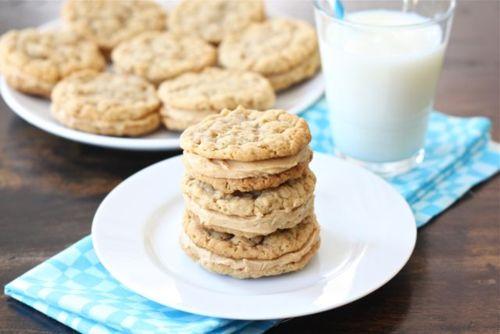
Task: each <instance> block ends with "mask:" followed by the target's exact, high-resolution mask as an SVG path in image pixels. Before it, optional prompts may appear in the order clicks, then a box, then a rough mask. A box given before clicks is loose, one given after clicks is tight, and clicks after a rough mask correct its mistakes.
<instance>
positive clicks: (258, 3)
mask: <svg viewBox="0 0 500 334" xmlns="http://www.w3.org/2000/svg"><path fill="white" fill-rule="evenodd" d="M264 18H265V13H264V4H263V2H262V0H238V1H234V0H210V1H207V0H183V1H181V3H180V4H179V5H177V6H176V7H175V9H174V10H173V11H172V15H171V17H170V20H169V26H170V29H171V30H172V31H173V32H174V33H176V34H180V35H186V34H187V35H195V36H199V37H201V38H203V39H204V40H206V41H208V42H210V43H219V42H220V41H221V40H222V38H223V37H224V36H225V35H227V34H228V33H233V32H238V31H241V30H242V29H244V28H245V27H247V26H248V25H249V24H251V23H252V22H259V21H262V20H264Z"/></svg>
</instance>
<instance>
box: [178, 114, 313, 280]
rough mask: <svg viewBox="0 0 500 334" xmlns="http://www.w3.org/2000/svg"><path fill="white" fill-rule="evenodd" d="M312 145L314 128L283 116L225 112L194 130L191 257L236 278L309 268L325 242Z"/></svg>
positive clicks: (187, 246)
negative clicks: (312, 167) (318, 218)
mask: <svg viewBox="0 0 500 334" xmlns="http://www.w3.org/2000/svg"><path fill="white" fill-rule="evenodd" d="M310 139H311V135H310V132H309V128H308V126H307V123H306V122H305V121H304V120H302V119H300V118H298V117H297V116H293V115H290V114H287V113H286V112H285V111H283V110H268V111H264V112H260V111H256V110H250V109H245V108H243V107H238V108H236V109H235V110H227V109H226V110H223V111H222V112H221V113H220V114H218V115H213V116H209V117H207V118H205V119H204V120H202V121H201V122H200V123H198V124H196V125H194V126H191V127H189V128H188V129H187V130H186V131H185V132H184V133H183V134H182V136H181V146H182V148H183V149H184V155H183V162H184V166H185V168H186V174H185V177H184V179H183V183H182V192H183V196H184V200H185V203H186V210H185V215H184V221H183V227H184V228H183V232H182V235H181V239H180V240H181V245H182V248H183V249H184V251H185V252H186V253H187V254H188V255H189V256H190V257H191V258H193V259H194V260H195V261H196V262H198V263H199V264H200V265H202V266H203V267H205V268H206V269H208V270H210V271H213V272H217V273H220V274H224V275H230V276H233V277H236V278H257V277H262V276H272V275H279V274H283V273H287V272H292V271H297V270H300V269H302V268H303V267H304V266H305V265H306V264H307V263H308V262H309V261H310V260H311V258H312V257H313V256H314V254H315V253H316V252H317V250H318V248H319V243H320V241H319V225H318V223H317V222H316V218H315V215H314V188H315V183H316V178H315V176H314V174H313V173H312V172H311V171H310V169H309V168H308V165H309V162H310V160H311V159H312V151H311V150H310V148H309V147H308V144H309V141H310Z"/></svg>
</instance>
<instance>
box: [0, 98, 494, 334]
mask: <svg viewBox="0 0 500 334" xmlns="http://www.w3.org/2000/svg"><path fill="white" fill-rule="evenodd" d="M302 116H303V117H304V118H305V119H307V121H308V122H309V125H310V127H311V131H312V134H313V141H312V146H313V148H314V149H315V150H316V151H320V152H326V153H332V152H333V142H332V139H331V136H330V129H329V123H328V118H327V117H328V116H327V109H326V104H325V101H324V99H322V100H320V101H319V102H318V103H317V104H315V105H314V106H313V107H312V108H310V109H309V110H308V111H306V112H305V113H303V115H302ZM489 128H490V122H489V121H488V120H487V119H484V118H468V119H465V118H454V117H449V116H445V115H443V114H440V113H433V114H432V116H431V121H430V129H429V134H428V138H427V144H426V150H427V156H426V158H425V161H424V163H423V164H422V165H421V166H419V167H418V168H417V169H415V170H413V171H411V172H410V173H407V174H405V175H402V176H399V177H396V178H393V179H391V180H389V181H390V182H391V183H392V184H393V185H394V186H395V187H396V189H398V190H399V191H400V192H401V193H402V194H403V196H404V197H405V198H406V199H407V200H408V202H409V203H410V205H411V207H412V208H413V211H414V213H415V216H416V218H417V224H418V226H422V225H424V224H425V223H427V222H428V221H429V220H430V219H431V218H432V217H434V216H435V215H437V214H438V213H440V212H442V211H443V210H445V209H446V208H447V207H448V206H449V205H451V204H452V203H453V202H454V201H456V200H457V199H458V198H459V197H460V196H462V195H463V194H464V193H465V192H466V191H467V190H468V189H470V188H471V187H472V186H474V185H475V184H477V183H479V182H481V181H484V180H486V179H487V178H489V177H490V176H492V175H493V174H495V173H497V172H498V170H499V169H500V153H499V152H500V151H499V150H498V149H493V148H492V147H491V146H489ZM5 293H6V294H7V295H9V296H11V297H13V298H15V299H17V300H20V301H21V302H23V303H25V304H27V305H30V306H31V307H33V308H35V309H37V310H39V311H40V312H42V313H45V314H46V315H48V316H49V317H52V318H54V319H56V320H58V321H60V322H62V323H64V324H66V325H68V326H69V327H71V328H74V329H75V330H77V331H79V332H82V333H93V334H95V333H115V332H131V333H163V332H168V333H234V332H240V333H261V332H264V331H265V330H267V329H268V328H270V327H271V326H273V325H274V324H276V321H259V322H249V321H231V320H224V319H217V318H210V317H203V316H199V315H195V314H189V313H185V312H181V311H177V310H174V309H171V308H168V307H165V306H162V305H159V304H156V303H154V302H151V301H149V300H147V299H145V298H143V297H141V296H139V295H136V294H135V293H133V292H131V291H130V290H127V289H126V288H125V287H123V286H122V285H120V284H119V283H118V282H117V281H116V280H114V279H113V278H112V277H111V276H110V275H109V273H108V272H107V271H106V270H105V269H104V268H103V267H102V265H101V264H100V263H99V261H98V260H97V258H96V255H95V253H94V250H93V248H92V242H91V240H90V238H89V237H87V238H85V239H83V240H81V241H79V242H78V243H76V244H75V245H73V246H71V247H70V248H68V249H66V250H65V251H63V252H62V253H60V254H58V255H56V256H54V257H53V258H51V259H49V260H48V261H46V262H44V263H42V264H40V265H39V266H37V267H36V268H34V269H32V270H31V271H29V272H27V273H26V274H24V275H22V276H21V277H19V278H17V279H16V280H14V281H13V282H11V283H10V284H8V285H7V286H6V287H5Z"/></svg>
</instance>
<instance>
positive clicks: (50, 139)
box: [0, 0, 500, 333]
mask: <svg viewBox="0 0 500 334" xmlns="http://www.w3.org/2000/svg"><path fill="white" fill-rule="evenodd" d="M57 12H58V4H57V3H54V2H40V1H37V2H35V1H31V2H22V1H0V33H3V32H5V31H7V30H9V29H12V28H18V27H26V26H29V25H37V24H40V23H42V22H44V21H46V20H48V19H50V18H52V17H55V16H56V15H57ZM499 16H500V3H499V2H498V1H472V0H470V1H466V0H464V1H462V2H460V3H459V6H458V10H457V13H456V17H455V23H454V28H453V31H452V38H451V42H450V45H449V49H448V52H447V56H446V63H445V67H444V72H443V75H442V79H441V81H440V85H439V92H438V97H437V101H436V107H437V109H439V110H441V111H443V112H446V113H449V114H453V115H460V116H472V115H483V116H487V117H490V118H491V119H493V138H494V139H496V140H497V141H498V140H499V139H500V128H499V124H500V122H499V117H500V110H499V93H500V87H499V77H500V73H499V58H500V54H499V38H500V36H499V31H500V22H499ZM174 154H178V152H174V153H131V152H123V151H114V150H107V149H100V148H95V147H90V146H86V145H80V144H76V143H72V142H69V141H66V140H63V139H60V138H57V137H54V136H51V135H49V134H47V133H44V132H42V131H40V130H38V129H36V128H34V127H32V126H30V125H29V124H27V123H25V122H24V121H22V120H21V119H19V118H18V117H16V116H15V115H14V114H13V113H12V112H11V111H10V110H9V108H8V107H7V106H6V105H5V103H4V102H3V101H0V285H2V286H3V285H5V284H6V283H8V282H9V281H11V280H12V279H14V278H15V277H17V276H19V275H20V274H22V273H24V272H25V271H27V270H28V269H30V268H32V267H33V266H35V265H36V264H38V263H40V262H42V261H43V260H45V259H46V258H48V257H50V256H52V255H54V254H55V253H57V252H59V251H60V250H62V249H64V248H66V247H68V246H69V245H71V244H72V243H74V242H75V241H77V240H79V239H80V238H82V237H83V236H85V235H87V234H88V233H89V232H90V224H91V220H92V217H93V214H94V211H95V209H96V208H97V206H98V205H99V203H100V201H101V200H102V199H103V197H104V196H105V195H106V194H107V193H108V192H109V191H110V190H111V189H112V188H113V187H114V186H116V185H117V184H118V183H119V182H120V181H121V180H123V179H124V178H126V177H127V176H129V175H131V174H133V173H134V172H136V171H137V170H139V169H141V168H143V167H145V166H148V165H150V164H151V163H154V162H156V161H159V160H162V159H164V158H166V157H169V156H172V155H174ZM164 182H168V180H164ZM499 224H500V178H499V177H498V176H497V177H496V178H494V179H493V180H490V181H489V182H488V183H487V184H484V185H481V186H479V187H476V188H475V189H473V190H472V191H470V192H469V193H468V194H467V195H466V196H465V197H464V198H463V199H461V200H460V201H458V202H457V203H456V204H455V205H454V206H453V207H452V208H450V209H449V210H448V211H446V212H445V213H443V214H442V215H441V216H440V217H438V218H436V219H435V220H434V222H432V223H431V224H429V225H427V226H426V227H424V228H423V229H421V230H420V231H419V234H418V242H417V246H416V249H415V252H414V255H413V256H412V258H411V259H410V262H409V263H408V264H407V265H406V267H405V268H404V269H403V270H402V272H401V273H399V274H398V275H397V276H396V277H395V278H394V279H393V280H391V281H390V282H389V283H388V284H386V285H385V286H384V287H383V288H381V289H380V290H378V291H376V292H374V293H372V294H371V295H369V296H367V297H366V298H364V299H362V300H359V301H357V302H354V303H352V304H350V305H347V306H344V307H341V308H339V309H336V310H332V311H328V312H324V313H321V314H317V315H313V316H308V317H302V318H296V319H293V320H290V321H288V322H285V323H283V324H281V325H279V326H277V327H276V328H274V329H272V330H271V331H270V333H299V332H300V333H498V331H499V326H500V323H499V317H500V313H499V308H498V305H499V302H500V300H499V282H498V281H499V266H500V263H499V262H500V261H499V260H500V254H499V253H500V228H499ZM21 332H22V333H27V332H28V333H71V332H72V331H71V330H70V329H68V328H67V327H65V326H63V325H60V324H59V323H57V322H56V321H54V320H51V319H49V318H47V317H45V316H44V315H42V314H40V313H38V312H36V311H34V310H32V309H31V308H29V307H27V306H25V305H23V304H21V303H18V302H16V301H14V300H11V299H8V298H6V297H5V296H1V297H0V333H21Z"/></svg>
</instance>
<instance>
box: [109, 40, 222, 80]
mask: <svg viewBox="0 0 500 334" xmlns="http://www.w3.org/2000/svg"><path fill="white" fill-rule="evenodd" d="M111 58H112V59H113V64H114V66H115V68H116V69H117V70H118V71H119V72H121V73H131V74H135V75H139V76H141V77H144V78H146V79H148V80H149V81H151V82H152V83H154V84H156V85H158V84H160V83H161V82H162V81H164V80H168V79H172V78H175V77H177V76H179V75H181V74H183V73H186V72H189V71H194V72H197V71H200V70H202V69H203V68H205V67H207V66H211V65H214V64H215V63H216V61H217V52H216V50H215V48H214V47H213V46H212V45H210V44H208V43H206V42H205V41H204V40H202V39H200V38H198V37H194V36H192V37H189V36H176V35H174V34H172V33H169V32H157V31H150V32H145V33H142V34H140V35H139V36H137V37H135V38H133V39H131V40H128V41H125V42H123V43H121V44H119V45H118V47H116V48H115V49H114V50H113V53H112V56H111Z"/></svg>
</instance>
